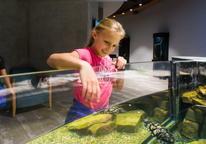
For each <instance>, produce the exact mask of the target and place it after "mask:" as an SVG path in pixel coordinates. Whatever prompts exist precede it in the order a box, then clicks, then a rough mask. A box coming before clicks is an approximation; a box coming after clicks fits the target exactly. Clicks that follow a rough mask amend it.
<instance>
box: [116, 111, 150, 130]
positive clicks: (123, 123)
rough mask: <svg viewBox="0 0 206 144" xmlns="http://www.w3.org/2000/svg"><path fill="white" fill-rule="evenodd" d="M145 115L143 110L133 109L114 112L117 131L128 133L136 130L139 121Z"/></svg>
mask: <svg viewBox="0 0 206 144" xmlns="http://www.w3.org/2000/svg"><path fill="white" fill-rule="evenodd" d="M145 117H146V113H145V112H144V111H143V110H134V111H129V112H126V113H121V114H116V128H117V131H118V132H128V133H133V132H136V131H137V129H138V125H139V123H140V121H143V119H144V118H145Z"/></svg>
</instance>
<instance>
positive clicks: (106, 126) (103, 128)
mask: <svg viewBox="0 0 206 144" xmlns="http://www.w3.org/2000/svg"><path fill="white" fill-rule="evenodd" d="M114 128H115V122H114V121H109V122H107V123H99V124H94V125H92V126H91V127H90V128H89V131H90V132H91V133H92V135H93V136H100V135H104V134H108V133H110V132H111V131H112V130H113V129H114Z"/></svg>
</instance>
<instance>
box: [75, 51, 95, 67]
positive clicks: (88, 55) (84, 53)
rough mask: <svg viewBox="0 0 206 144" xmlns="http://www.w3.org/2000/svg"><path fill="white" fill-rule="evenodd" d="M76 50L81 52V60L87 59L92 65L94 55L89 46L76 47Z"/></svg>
mask: <svg viewBox="0 0 206 144" xmlns="http://www.w3.org/2000/svg"><path fill="white" fill-rule="evenodd" d="M74 51H76V52H77V53H78V54H79V58H80V59H81V60H84V61H87V62H88V63H90V65H91V64H92V56H91V53H90V51H89V50H88V49H87V48H83V49H75V50H74Z"/></svg>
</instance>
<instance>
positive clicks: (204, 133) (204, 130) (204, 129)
mask: <svg viewBox="0 0 206 144" xmlns="http://www.w3.org/2000/svg"><path fill="white" fill-rule="evenodd" d="M200 136H201V138H204V139H206V116H205V117H204V121H203V127H202V130H201V133H200Z"/></svg>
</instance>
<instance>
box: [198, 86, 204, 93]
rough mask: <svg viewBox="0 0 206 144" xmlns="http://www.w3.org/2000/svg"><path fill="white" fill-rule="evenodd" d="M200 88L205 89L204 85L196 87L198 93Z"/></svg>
mask: <svg viewBox="0 0 206 144" xmlns="http://www.w3.org/2000/svg"><path fill="white" fill-rule="evenodd" d="M200 90H205V88H204V86H198V88H196V91H197V93H199V92H200Z"/></svg>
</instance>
